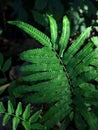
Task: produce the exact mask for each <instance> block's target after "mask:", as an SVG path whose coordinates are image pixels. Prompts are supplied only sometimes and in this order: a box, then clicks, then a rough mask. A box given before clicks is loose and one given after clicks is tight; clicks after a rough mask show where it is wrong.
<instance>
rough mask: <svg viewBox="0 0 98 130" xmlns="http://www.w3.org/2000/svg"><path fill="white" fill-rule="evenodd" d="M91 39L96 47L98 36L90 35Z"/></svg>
mask: <svg viewBox="0 0 98 130" xmlns="http://www.w3.org/2000/svg"><path fill="white" fill-rule="evenodd" d="M91 41H92V42H93V43H94V44H95V46H96V47H98V36H97V37H92V38H91Z"/></svg>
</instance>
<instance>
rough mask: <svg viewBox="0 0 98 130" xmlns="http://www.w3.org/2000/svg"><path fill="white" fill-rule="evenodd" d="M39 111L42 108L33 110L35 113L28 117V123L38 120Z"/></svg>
mask: <svg viewBox="0 0 98 130" xmlns="http://www.w3.org/2000/svg"><path fill="white" fill-rule="evenodd" d="M41 112H42V110H40V111H37V112H35V113H34V114H33V115H32V116H31V117H30V118H29V122H30V124H31V123H34V122H36V121H37V120H38V118H39V115H40V114H41Z"/></svg>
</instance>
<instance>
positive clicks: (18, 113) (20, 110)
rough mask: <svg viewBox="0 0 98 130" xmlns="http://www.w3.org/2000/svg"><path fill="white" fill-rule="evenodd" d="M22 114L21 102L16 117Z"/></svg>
mask: <svg viewBox="0 0 98 130" xmlns="http://www.w3.org/2000/svg"><path fill="white" fill-rule="evenodd" d="M21 114H22V103H21V102H19V103H18V106H17V109H16V116H19V115H21Z"/></svg>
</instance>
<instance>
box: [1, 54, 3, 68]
mask: <svg viewBox="0 0 98 130" xmlns="http://www.w3.org/2000/svg"><path fill="white" fill-rule="evenodd" d="M2 64H3V55H2V53H0V69H1V67H2Z"/></svg>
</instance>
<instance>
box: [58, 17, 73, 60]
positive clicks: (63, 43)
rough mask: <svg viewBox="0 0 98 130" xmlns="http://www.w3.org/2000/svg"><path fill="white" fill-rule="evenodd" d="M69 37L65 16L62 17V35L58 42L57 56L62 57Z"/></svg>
mask: <svg viewBox="0 0 98 130" xmlns="http://www.w3.org/2000/svg"><path fill="white" fill-rule="evenodd" d="M69 37H70V23H69V20H68V18H67V16H64V17H63V25H62V33H61V37H60V41H59V47H60V49H59V56H60V57H63V53H64V50H65V49H66V47H67V44H68V40H69Z"/></svg>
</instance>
